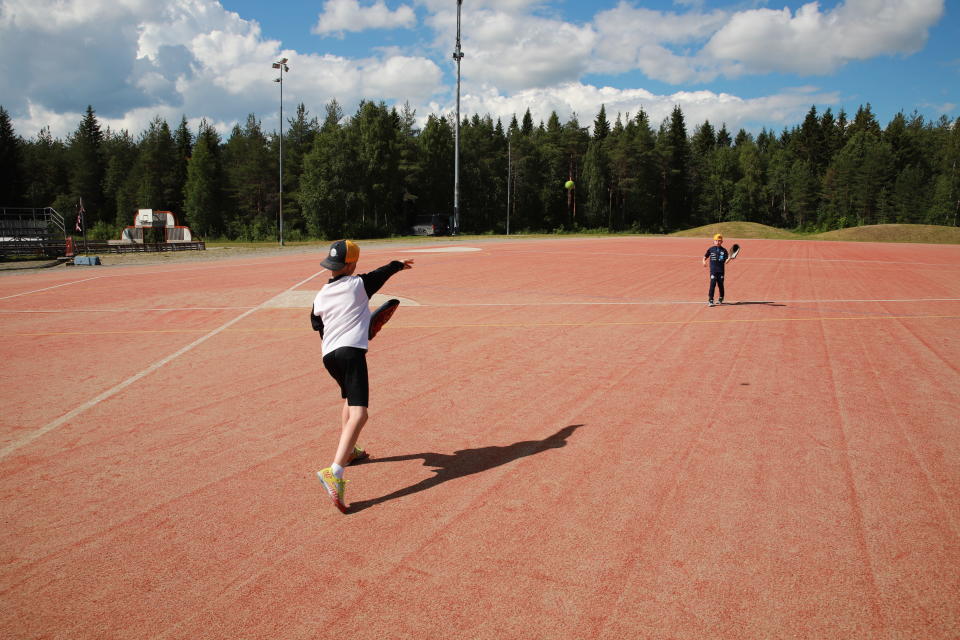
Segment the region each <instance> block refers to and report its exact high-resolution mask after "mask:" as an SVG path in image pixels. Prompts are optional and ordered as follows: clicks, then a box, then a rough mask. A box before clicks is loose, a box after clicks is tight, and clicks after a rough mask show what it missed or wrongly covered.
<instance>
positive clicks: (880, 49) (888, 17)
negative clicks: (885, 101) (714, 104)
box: [704, 0, 944, 75]
mask: <svg viewBox="0 0 960 640" xmlns="http://www.w3.org/2000/svg"><path fill="white" fill-rule="evenodd" d="M943 12H944V1H943V0H846V2H843V3H840V4H838V5H837V6H836V7H834V8H833V9H830V10H827V11H822V10H821V9H820V4H819V3H818V2H810V3H808V4H805V5H803V6H802V7H800V8H799V9H798V10H797V11H796V13H793V12H791V11H790V9H789V8H786V7H785V8H783V9H781V10H772V9H754V10H750V11H742V12H740V13H736V14H734V15H732V16H731V18H730V20H729V21H728V22H727V23H726V24H725V25H724V26H723V27H722V28H721V29H720V30H718V31H717V32H716V33H715V34H714V35H713V37H712V38H711V39H710V41H709V42H708V43H707V44H706V46H705V47H704V53H706V54H707V55H709V56H711V57H714V58H716V59H718V60H726V61H730V62H735V63H737V64H738V65H739V69H740V70H741V72H744V73H747V72H750V73H767V72H771V71H789V72H795V73H800V74H806V75H812V74H826V73H831V72H833V71H835V70H836V69H837V68H839V67H840V66H842V65H844V64H846V63H847V62H850V61H851V60H865V59H868V58H873V57H875V56H880V55H895V54H911V53H915V52H916V51H918V50H919V49H920V48H922V47H923V45H924V44H925V43H926V41H927V36H928V32H929V29H930V28H931V27H932V26H933V25H934V24H935V23H936V22H937V21H938V20H939V19H940V18H941V16H942V15H943Z"/></svg>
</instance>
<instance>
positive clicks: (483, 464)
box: [349, 424, 583, 513]
mask: <svg viewBox="0 0 960 640" xmlns="http://www.w3.org/2000/svg"><path fill="white" fill-rule="evenodd" d="M582 426H583V425H582V424H571V425H569V426H566V427H564V428H562V429H560V430H559V431H557V432H556V433H555V434H553V435H552V436H549V437H547V438H545V439H543V440H525V441H523V442H514V443H513V444H508V445H505V446H502V447H498V446H490V447H478V448H476V449H463V450H461V451H455V452H453V453H452V454H447V453H412V454H408V455H403V456H388V457H386V458H369V459H367V460H364V461H363V462H360V463H359V464H377V463H380V462H401V461H404V460H417V459H422V460H423V465H424V466H425V467H436V468H435V469H433V472H434V473H435V474H436V475H435V476H433V477H430V478H424V479H423V480H421V481H420V482H418V483H417V484H414V485H410V486H409V487H405V488H403V489H398V490H396V491H394V492H393V493H390V494H387V495H385V496H382V497H380V498H373V499H372V500H358V501H357V502H353V503H351V504H350V510H349V512H350V513H356V512H357V511H362V510H364V509H366V508H368V507H372V506H374V505H377V504H380V503H381V502H386V501H387V500H393V499H395V498H401V497H403V496H409V495H411V494H414V493H418V492H420V491H425V490H427V489H430V488H431V487H435V486H437V485H438V484H440V483H441V482H446V481H447V480H453V479H455V478H462V477H464V476H469V475H473V474H475V473H480V472H481V471H487V470H489V469H493V468H494V467H499V466H500V465H503V464H507V463H508V462H513V461H514V460H517V459H518V458H525V457H527V456H532V455H534V454H537V453H541V452H543V451H546V450H548V449H559V448H560V447H565V446H566V445H567V438H569V437H570V436H571V435H573V432H574V431H576V430H577V429H578V428H580V427H582ZM355 464H356V463H355Z"/></svg>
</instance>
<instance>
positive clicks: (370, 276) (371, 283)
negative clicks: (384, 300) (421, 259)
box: [360, 258, 413, 298]
mask: <svg viewBox="0 0 960 640" xmlns="http://www.w3.org/2000/svg"><path fill="white" fill-rule="evenodd" d="M412 268H413V258H407V259H406V260H393V261H391V262H390V263H389V264H385V265H383V266H382V267H380V268H378V269H374V270H373V271H371V272H370V273H363V274H360V279H361V280H363V288H364V290H365V291H366V292H367V297H368V298H372V297H373V294H375V293H376V292H377V291H380V288H381V287H382V286H383V285H384V284H386V282H387V280H389V279H390V276H392V275H393V274H395V273H397V272H399V271H403V270H405V269H412Z"/></svg>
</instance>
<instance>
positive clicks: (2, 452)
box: [0, 271, 324, 460]
mask: <svg viewBox="0 0 960 640" xmlns="http://www.w3.org/2000/svg"><path fill="white" fill-rule="evenodd" d="M321 273H324V271H318V272H316V273H315V274H313V275H312V276H310V277H309V278H307V279H306V280H303V281H302V282H298V283H297V284H295V285H293V286H292V287H290V288H289V289H287V290H286V291H284V292H283V293H281V294H279V295H283V294H284V293H287V292H288V291H292V290H293V289H296V288H297V287H299V286H301V285H304V284H306V283H307V282H309V281H310V280H313V279H314V278H316V277H317V276H318V275H320V274H321ZM272 299H273V298H271V299H270V300H272ZM270 300H266V301H264V302H262V303H260V304H259V305H257V306H256V307H252V308H250V309H248V310H247V311H245V312H244V313H241V314H240V315H239V316H237V317H235V318H233V319H232V320H229V321H228V322H226V323H224V324H222V325H220V326H219V327H217V328H216V329H214V330H212V331H210V332H208V333H206V334H204V335H203V336H201V337H199V338H197V339H196V340H194V341H193V342H191V343H190V344H188V345H187V346H185V347H182V348H180V349H178V350H177V351H175V352H173V353H171V354H170V355H168V356H167V357H165V358H162V359H160V360H158V361H157V362H154V363H153V364H151V365H150V366H149V367H147V368H146V369H144V370H143V371H141V372H140V373H137V374H134V375H132V376H130V377H129V378H127V379H126V380H124V381H123V382H121V383H119V384H117V385H115V386H113V387H111V388H110V389H107V390H106V391H104V392H103V393H101V394H100V395H98V396H96V397H95V398H91V399H90V400H87V401H86V402H84V403H83V404H81V405H79V406H78V407H75V408H74V409H72V410H71V411H69V412H67V413H65V414H64V415H62V416H60V417H59V418H57V419H56V420H53V421H52V422H48V423H47V424H45V425H43V426H42V427H40V428H39V429H36V430H34V431H31V432H30V433H27V434H25V435H23V436H22V437H20V438H18V439H17V440H14V441H13V442H11V443H10V444H8V445H7V446H5V447H4V448H3V449H0V460H2V459H3V458H6V457H7V456H8V455H10V454H11V453H13V452H14V451H16V450H17V449H19V448H21V447H23V446H25V445H27V444H29V443H31V442H33V441H34V440H36V439H37V438H39V437H40V436H42V435H45V434H47V433H50V432H51V431H54V430H55V429H58V428H59V427H61V426H63V425H64V424H66V423H67V422H69V421H71V420H73V419H74V418H76V417H77V416H79V415H80V414H82V413H84V412H86V411H87V410H89V409H92V408H93V407H95V406H97V405H98V404H100V403H101V402H103V401H104V400H107V399H108V398H111V397H112V396H114V395H116V394H117V393H119V392H121V391H123V390H124V389H126V388H127V387H129V386H130V385H132V384H133V383H135V382H137V381H138V380H140V379H141V378H144V377H145V376H148V375H150V374H151V373H153V372H154V371H156V370H158V369H160V368H161V367H163V366H164V365H166V364H168V363H169V362H171V361H173V360H175V359H176V358H179V357H180V356H182V355H183V354H185V353H187V352H189V351H191V350H193V348H194V347H197V346H199V345H201V344H203V343H204V342H206V341H207V340H209V339H210V338H212V337H214V336H216V335H217V334H219V333H221V332H223V331H224V330H226V329H228V328H230V327H231V326H233V325H234V324H236V323H238V322H240V321H241V320H243V319H244V318H246V317H247V316H249V315H250V314H252V313H253V312H255V311H257V310H259V309H262V308H263V307H264V306H266V305H267V303H268V302H270Z"/></svg>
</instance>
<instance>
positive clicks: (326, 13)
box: [313, 0, 417, 36]
mask: <svg viewBox="0 0 960 640" xmlns="http://www.w3.org/2000/svg"><path fill="white" fill-rule="evenodd" d="M416 21H417V16H416V14H415V13H414V12H413V9H412V8H411V7H410V6H408V5H405V4H403V5H400V6H399V7H397V9H396V10H394V11H391V10H390V9H389V8H388V7H387V5H386V4H385V3H384V2H383V0H377V1H376V2H375V3H374V4H372V5H370V6H363V7H362V6H360V3H359V1H358V0H327V2H326V3H324V5H323V13H321V14H320V18H319V19H318V21H317V24H316V25H315V26H314V27H313V33H316V34H319V35H328V34H339V35H341V36H342V34H343V33H344V32H346V31H365V30H367V29H398V28H410V27H412V26H414V25H415V24H416Z"/></svg>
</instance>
